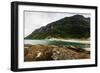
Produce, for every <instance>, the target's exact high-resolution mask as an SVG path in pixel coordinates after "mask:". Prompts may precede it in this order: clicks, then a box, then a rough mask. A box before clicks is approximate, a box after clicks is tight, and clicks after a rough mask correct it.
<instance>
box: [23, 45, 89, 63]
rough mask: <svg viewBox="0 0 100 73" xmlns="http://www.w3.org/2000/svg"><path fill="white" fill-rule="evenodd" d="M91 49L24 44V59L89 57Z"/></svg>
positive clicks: (28, 60)
mask: <svg viewBox="0 0 100 73" xmlns="http://www.w3.org/2000/svg"><path fill="white" fill-rule="evenodd" d="M89 58H90V51H87V50H84V49H82V48H80V47H77V46H64V45H41V44H37V45H31V44H25V45H24V61H25V62H31V61H50V60H75V59H89Z"/></svg>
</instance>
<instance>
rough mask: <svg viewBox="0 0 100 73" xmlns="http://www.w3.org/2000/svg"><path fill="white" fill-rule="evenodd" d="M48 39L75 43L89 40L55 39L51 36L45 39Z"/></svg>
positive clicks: (88, 42)
mask: <svg viewBox="0 0 100 73" xmlns="http://www.w3.org/2000/svg"><path fill="white" fill-rule="evenodd" d="M45 40H50V41H54V40H56V41H65V42H75V43H83V44H90V41H89V40H80V39H57V38H51V39H45Z"/></svg>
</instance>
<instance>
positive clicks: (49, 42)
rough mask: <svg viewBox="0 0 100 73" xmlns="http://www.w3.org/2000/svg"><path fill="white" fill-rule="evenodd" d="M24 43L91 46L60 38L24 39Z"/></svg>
mask: <svg viewBox="0 0 100 73" xmlns="http://www.w3.org/2000/svg"><path fill="white" fill-rule="evenodd" d="M24 44H32V45H37V44H42V45H64V46H77V47H80V48H89V47H90V44H86V43H85V44H83V43H78V42H67V41H59V40H24Z"/></svg>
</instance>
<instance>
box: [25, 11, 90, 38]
mask: <svg viewBox="0 0 100 73" xmlns="http://www.w3.org/2000/svg"><path fill="white" fill-rule="evenodd" d="M76 14H78V15H83V16H84V17H90V14H84V13H83V14H79V13H67V12H66V13H64V12H63V13H60V12H59V13H57V12H36V11H24V37H26V36H28V35H29V34H31V33H32V32H33V31H34V30H35V29H38V28H40V27H41V26H45V25H47V24H48V23H51V22H54V21H57V20H59V19H62V18H64V17H70V16H73V15H76Z"/></svg>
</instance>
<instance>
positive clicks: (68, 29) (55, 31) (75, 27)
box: [25, 15, 90, 39]
mask: <svg viewBox="0 0 100 73" xmlns="http://www.w3.org/2000/svg"><path fill="white" fill-rule="evenodd" d="M89 37H90V18H85V17H84V16H82V15H74V16H71V17H64V18H62V19H60V20H57V21H55V22H52V23H49V24H47V25H46V26H42V27H41V28H38V29H36V30H35V31H33V32H32V33H31V34H30V35H28V36H27V37H25V39H46V38H48V39H49V38H64V39H68V38H75V39H83V38H89Z"/></svg>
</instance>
